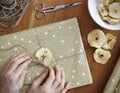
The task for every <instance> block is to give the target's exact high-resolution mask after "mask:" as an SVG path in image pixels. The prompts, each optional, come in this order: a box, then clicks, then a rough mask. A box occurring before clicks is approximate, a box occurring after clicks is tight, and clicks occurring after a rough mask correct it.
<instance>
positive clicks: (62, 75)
mask: <svg viewBox="0 0 120 93" xmlns="http://www.w3.org/2000/svg"><path fill="white" fill-rule="evenodd" d="M61 72H62V74H61V79H62V82H61V84H62V85H63V86H64V84H65V72H64V71H63V70H61Z"/></svg>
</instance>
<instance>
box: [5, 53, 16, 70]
mask: <svg viewBox="0 0 120 93" xmlns="http://www.w3.org/2000/svg"><path fill="white" fill-rule="evenodd" d="M14 57H16V55H13V56H12V57H11V58H10V59H9V60H10V61H11V60H12V59H13V58H14ZM10 64H11V63H10V62H8V63H7V64H5V66H4V67H3V71H4V72H6V70H7V69H8V67H9V66H10Z"/></svg>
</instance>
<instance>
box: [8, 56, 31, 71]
mask: <svg viewBox="0 0 120 93" xmlns="http://www.w3.org/2000/svg"><path fill="white" fill-rule="evenodd" d="M27 60H31V58H30V57H29V56H24V57H22V58H20V59H18V60H16V61H15V62H13V63H12V64H11V65H10V66H9V68H8V70H9V73H12V72H13V71H14V70H16V69H17V67H18V66H19V65H20V64H22V63H24V62H25V61H27Z"/></svg>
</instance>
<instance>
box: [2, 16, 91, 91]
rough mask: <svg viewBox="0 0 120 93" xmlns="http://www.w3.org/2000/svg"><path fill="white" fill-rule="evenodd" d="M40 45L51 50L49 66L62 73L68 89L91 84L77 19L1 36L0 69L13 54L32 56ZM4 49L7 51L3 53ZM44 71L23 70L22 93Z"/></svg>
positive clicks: (32, 65) (33, 67) (41, 68)
mask: <svg viewBox="0 0 120 93" xmlns="http://www.w3.org/2000/svg"><path fill="white" fill-rule="evenodd" d="M39 45H40V46H41V47H46V48H49V49H50V50H51V52H52V54H53V62H52V64H51V66H52V67H53V66H55V65H58V66H59V67H60V69H63V70H64V71H65V74H66V80H67V81H70V82H71V86H70V89H71V88H76V87H80V86H84V85H88V84H92V82H93V81H92V77H91V73H90V70H89V66H88V62H87V58H86V54H85V50H84V47H83V42H82V38H81V34H80V29H79V26H78V23H77V19H76V18H73V19H69V20H65V21H62V22H58V23H54V24H50V25H46V26H41V27H37V28H33V29H28V30H25V31H21V32H18V33H14V34H10V35H5V36H1V37H0V48H1V50H2V51H1V53H0V69H2V67H3V66H4V65H5V63H6V62H7V60H8V59H9V58H10V57H11V56H13V55H17V54H20V53H23V52H27V53H28V54H29V55H32V56H33V57H34V55H35V52H36V51H37V50H38V49H39ZM4 49H5V50H4ZM6 49H9V50H7V51H6ZM3 50H4V51H3ZM44 69H45V68H44V67H42V66H41V65H36V64H35V63H32V64H31V66H30V67H29V68H28V70H27V71H26V76H25V81H24V87H23V89H22V91H21V93H25V91H26V90H27V88H28V87H29V85H30V84H31V83H32V81H33V80H35V79H36V78H37V77H38V76H39V75H40V74H41V73H42V72H43V71H44Z"/></svg>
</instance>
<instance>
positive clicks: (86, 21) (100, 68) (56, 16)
mask: <svg viewBox="0 0 120 93" xmlns="http://www.w3.org/2000/svg"><path fill="white" fill-rule="evenodd" d="M38 1H39V2H40V1H41V2H43V3H44V4H45V6H52V5H59V4H65V3H70V2H76V1H80V0H34V1H32V3H31V4H30V6H29V7H28V8H27V11H26V13H25V15H24V16H23V19H22V21H21V22H20V24H19V25H18V26H17V27H15V28H13V29H11V30H8V31H6V32H0V35H5V34H9V33H14V32H18V31H21V30H25V29H28V28H33V27H37V26H41V25H45V24H50V23H54V22H58V21H62V20H66V19H70V18H73V17H77V18H78V20H79V26H80V29H81V34H82V39H83V43H84V47H85V51H86V54H87V58H88V64H89V66H90V70H91V73H92V78H93V84H91V85H88V86H84V87H79V88H76V89H71V90H69V91H68V92H67V93H102V91H103V89H104V87H105V84H106V82H107V80H108V78H109V76H110V74H111V72H112V70H113V68H114V66H115V63H116V61H117V59H118V56H119V55H120V30H119V31H110V30H106V29H104V28H102V27H100V26H98V25H97V24H96V23H95V22H94V21H93V19H92V18H91V16H90V14H89V12H88V7H87V0H83V4H82V5H79V6H75V7H72V8H69V9H64V10H60V11H56V12H52V13H48V14H47V16H46V18H45V19H43V20H36V19H35V16H34V14H35V12H34V11H33V5H34V4H35V3H37V2H38ZM96 28H99V29H101V30H103V31H104V32H105V33H108V32H110V33H113V34H114V35H116V36H117V43H116V44H115V46H114V48H113V49H112V51H111V53H112V57H111V58H110V60H109V61H108V63H107V64H105V65H101V64H98V63H96V62H95V61H94V59H93V56H92V54H93V52H94V51H95V49H94V48H91V47H90V46H89V44H88V42H87V39H86V38H87V34H88V32H90V31H91V30H93V29H96Z"/></svg>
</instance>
